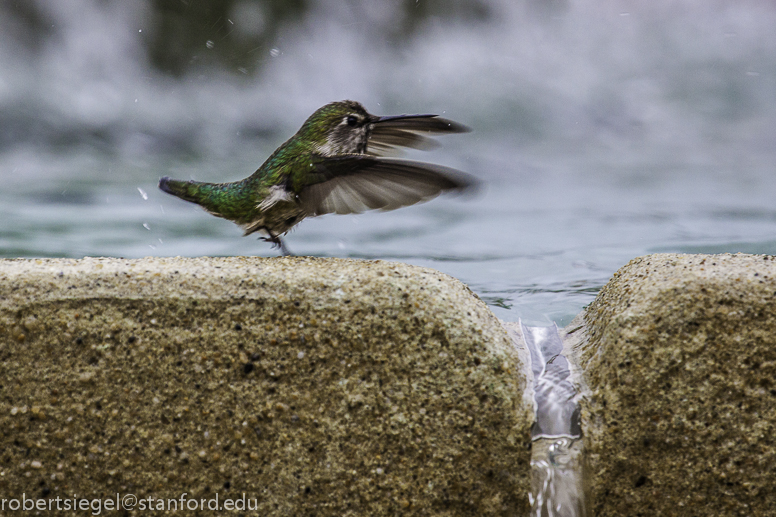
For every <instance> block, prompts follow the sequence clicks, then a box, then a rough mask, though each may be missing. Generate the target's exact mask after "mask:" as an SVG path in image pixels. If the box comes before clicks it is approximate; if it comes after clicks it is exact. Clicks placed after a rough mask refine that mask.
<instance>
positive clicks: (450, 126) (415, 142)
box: [367, 115, 469, 155]
mask: <svg viewBox="0 0 776 517" xmlns="http://www.w3.org/2000/svg"><path fill="white" fill-rule="evenodd" d="M385 119H386V120H381V121H378V122H377V123H375V125H374V126H373V127H372V131H371V133H370V135H369V143H368V144H367V149H368V152H369V153H370V154H373V155H384V154H391V153H392V152H394V153H395V152H396V150H397V148H400V147H411V148H413V149H420V150H423V151H427V150H429V149H435V148H437V147H439V143H437V141H436V140H434V139H432V138H429V136H430V135H435V134H444V133H466V132H468V131H469V128H468V127H466V126H464V125H463V124H458V123H457V122H453V121H452V120H447V119H444V118H439V117H437V116H436V115H413V116H408V117H407V116H404V117H401V118H392V117H385Z"/></svg>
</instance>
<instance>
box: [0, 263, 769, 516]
mask: <svg viewBox="0 0 776 517" xmlns="http://www.w3.org/2000/svg"><path fill="white" fill-rule="evenodd" d="M761 364H762V363H761ZM522 371H523V365H522V364H521V363H520V360H519V358H518V356H517V352H516V351H515V349H514V348H513V346H512V344H511V342H510V340H509V338H508V337H507V335H506V332H505V331H504V330H503V328H502V327H501V325H500V323H499V321H498V320H497V318H496V317H495V316H494V315H493V314H492V313H491V312H490V310H488V308H487V307H486V306H485V304H484V303H482V302H481V301H480V300H479V299H478V298H477V297H476V296H474V295H473V294H472V293H471V292H470V291H469V290H468V288H466V287H465V286H464V285H462V284H461V283H460V282H458V281H457V280H455V279H453V278H451V277H449V276H447V275H444V274H441V273H439V272H436V271H433V270H429V269H424V268H418V267H412V266H407V265H402V264H395V263H388V262H380V261H377V262H367V261H357V260H340V259H313V258H297V257H293V258H277V259H263V258H198V259H183V258H148V259H141V260H123V259H97V258H86V259H83V260H64V259H38V260H2V261H0V470H2V472H0V492H1V493H2V494H3V497H6V498H14V497H15V498H19V499H21V498H22V494H25V497H26V498H28V499H29V498H33V499H38V498H40V499H41V500H44V501H53V500H55V498H57V497H59V498H62V499H63V500H66V499H68V498H69V499H72V500H81V499H84V500H87V501H91V500H93V499H102V500H107V499H110V498H115V497H116V494H119V497H123V496H124V495H126V494H134V495H135V496H136V497H137V498H138V503H137V505H136V507H135V508H136V509H138V510H140V509H141V504H145V505H146V506H149V505H150V506H151V507H152V508H159V506H158V505H160V504H163V505H167V506H164V508H168V509H169V508H172V506H171V504H172V502H171V501H169V500H172V499H175V500H178V501H179V503H178V504H186V505H188V506H187V509H188V510H191V509H192V503H190V502H189V501H190V500H197V504H198V505H199V504H200V503H201V502H204V503H205V504H212V499H213V498H214V497H216V495H218V497H219V505H221V507H222V508H223V504H224V502H225V500H226V499H236V500H238V504H239V500H241V498H242V497H243V494H244V495H245V498H246V504H247V507H246V510H248V511H247V514H249V515H262V516H273V515H274V516H288V515H296V516H302V515H316V516H321V515H324V516H325V515H337V516H343V515H347V516H350V515H352V516H356V515H359V516H360V515H399V514H401V515H435V516H436V515H450V516H457V515H472V516H474V515H477V516H481V515H510V516H512V515H524V514H525V513H526V512H527V508H528V490H529V487H530V479H529V461H530V426H531V420H532V415H531V408H529V407H526V406H525V405H524V401H523V390H524V387H525V377H524V375H523V373H522ZM184 493H185V494H186V496H184V497H185V499H184V500H183V502H182V503H181V502H180V501H181V495H182V494H184ZM148 498H153V499H148ZM200 500H203V501H200ZM49 504H52V503H49ZM61 504H64V501H62V503H61ZM60 507H61V506H60ZM49 508H50V506H49ZM54 508H56V506H55V507H54ZM105 508H106V509H107V507H105ZM198 508H199V509H201V508H202V507H201V506H198ZM63 513H67V512H63ZM189 513H193V512H189ZM238 513H239V512H238ZM52 514H56V512H54V513H52ZM68 514H69V513H68ZM225 514H226V513H225Z"/></svg>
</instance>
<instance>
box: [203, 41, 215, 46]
mask: <svg viewBox="0 0 776 517" xmlns="http://www.w3.org/2000/svg"><path fill="white" fill-rule="evenodd" d="M205 46H206V47H207V48H213V47H215V46H216V44H215V43H213V41H212V40H207V43H205Z"/></svg>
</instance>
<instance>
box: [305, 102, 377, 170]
mask: <svg viewBox="0 0 776 517" xmlns="http://www.w3.org/2000/svg"><path fill="white" fill-rule="evenodd" d="M377 119H379V117H375V116H373V115H370V114H369V113H368V112H367V111H366V110H365V109H364V107H363V106H362V105H361V104H359V103H358V102H355V101H340V102H332V103H329V104H327V105H326V106H324V107H322V108H320V109H319V110H318V111H316V112H315V113H313V114H312V115H310V118H308V119H307V121H306V122H305V123H304V125H303V126H302V128H301V129H300V130H299V135H300V136H302V138H304V139H305V140H308V141H309V142H312V143H313V145H314V146H315V147H316V151H317V152H318V153H319V154H321V155H323V156H337V155H342V154H363V153H365V152H366V146H367V142H368V141H369V133H370V132H371V130H372V126H373V124H374V122H375V121H376V120H377Z"/></svg>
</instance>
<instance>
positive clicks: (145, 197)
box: [135, 99, 148, 201]
mask: <svg viewBox="0 0 776 517" xmlns="http://www.w3.org/2000/svg"><path fill="white" fill-rule="evenodd" d="M135 102H137V99H135ZM137 191H138V192H140V195H141V196H143V199H144V200H145V201H148V194H147V193H146V191H145V190H143V189H141V188H140V187H137Z"/></svg>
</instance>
